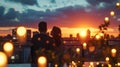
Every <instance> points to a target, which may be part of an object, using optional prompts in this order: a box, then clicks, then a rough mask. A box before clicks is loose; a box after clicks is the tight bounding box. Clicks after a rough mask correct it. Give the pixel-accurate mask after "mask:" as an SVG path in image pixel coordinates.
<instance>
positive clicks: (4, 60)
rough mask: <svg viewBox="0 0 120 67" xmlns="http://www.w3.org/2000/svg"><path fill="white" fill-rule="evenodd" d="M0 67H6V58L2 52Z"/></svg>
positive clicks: (0, 54) (0, 53)
mask: <svg viewBox="0 0 120 67" xmlns="http://www.w3.org/2000/svg"><path fill="white" fill-rule="evenodd" d="M0 67H7V56H6V54H5V53H3V52H0Z"/></svg>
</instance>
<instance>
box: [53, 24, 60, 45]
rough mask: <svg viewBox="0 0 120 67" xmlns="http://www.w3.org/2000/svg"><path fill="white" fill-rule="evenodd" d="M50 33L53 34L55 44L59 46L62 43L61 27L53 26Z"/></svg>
mask: <svg viewBox="0 0 120 67" xmlns="http://www.w3.org/2000/svg"><path fill="white" fill-rule="evenodd" d="M51 35H52V36H53V39H54V41H55V45H56V46H57V47H59V46H60V45H62V38H61V29H60V28H59V27H56V26H54V27H53V29H52V31H51Z"/></svg>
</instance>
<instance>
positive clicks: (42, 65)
mask: <svg viewBox="0 0 120 67" xmlns="http://www.w3.org/2000/svg"><path fill="white" fill-rule="evenodd" d="M38 65H39V67H47V66H46V65H47V59H46V57H44V56H41V57H39V58H38Z"/></svg>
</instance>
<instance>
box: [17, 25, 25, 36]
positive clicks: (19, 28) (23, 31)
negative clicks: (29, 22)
mask: <svg viewBox="0 0 120 67" xmlns="http://www.w3.org/2000/svg"><path fill="white" fill-rule="evenodd" d="M17 34H18V35H19V36H24V35H25V34H26V28H25V27H23V26H20V27H18V28H17Z"/></svg>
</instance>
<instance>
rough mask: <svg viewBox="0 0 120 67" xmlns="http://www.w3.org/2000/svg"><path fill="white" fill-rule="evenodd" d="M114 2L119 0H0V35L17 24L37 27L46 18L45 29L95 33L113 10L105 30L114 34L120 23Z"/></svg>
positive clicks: (72, 32) (66, 34)
mask: <svg viewBox="0 0 120 67" xmlns="http://www.w3.org/2000/svg"><path fill="white" fill-rule="evenodd" d="M116 2H120V0H29V1H28V0H0V34H1V35H2V34H4V33H8V32H10V30H11V29H12V28H13V27H16V26H21V25H22V26H25V27H28V28H36V29H37V24H38V23H39V22H40V21H46V22H47V24H48V29H49V30H51V28H52V27H53V26H58V27H60V28H61V30H62V33H63V36H69V34H73V35H75V34H76V33H79V32H80V31H81V30H83V28H85V30H86V29H90V30H91V31H92V32H94V33H96V32H97V31H98V26H99V25H100V24H103V23H104V17H106V16H108V17H110V15H109V13H110V11H112V10H114V11H115V16H114V17H110V26H109V30H108V32H109V33H111V34H114V35H116V34H118V30H117V28H118V25H119V24H120V8H116V6H115V4H116ZM115 33H116V34H115Z"/></svg>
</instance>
